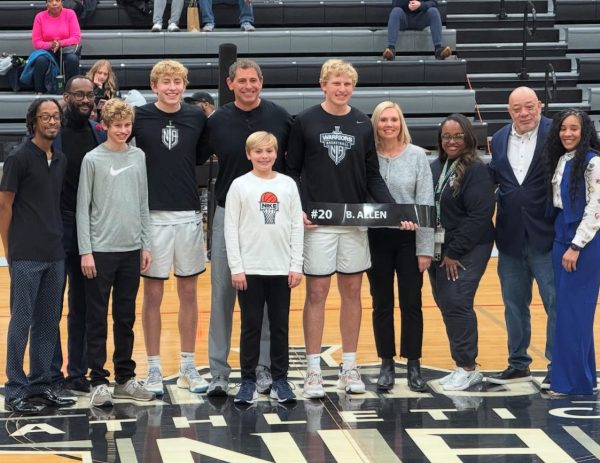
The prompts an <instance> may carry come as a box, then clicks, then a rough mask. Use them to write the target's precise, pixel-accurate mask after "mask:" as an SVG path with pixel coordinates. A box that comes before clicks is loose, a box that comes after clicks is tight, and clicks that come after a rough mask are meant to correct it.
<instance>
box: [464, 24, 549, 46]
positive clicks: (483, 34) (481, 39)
mask: <svg viewBox="0 0 600 463" xmlns="http://www.w3.org/2000/svg"><path fill="white" fill-rule="evenodd" d="M522 36H523V34H522V28H518V29H515V28H509V27H498V28H496V29H488V28H480V29H475V28H473V29H461V30H457V31H456V41H457V42H458V43H459V44H463V43H480V44H483V43H495V42H499V43H510V42H515V41H516V40H515V39H516V38H521V37H522ZM559 38H560V31H559V30H558V29H555V28H550V27H546V28H537V29H536V31H535V35H534V36H533V37H531V38H529V39H528V41H529V42H558V40H559Z"/></svg>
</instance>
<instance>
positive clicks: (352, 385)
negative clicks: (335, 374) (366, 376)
mask: <svg viewBox="0 0 600 463" xmlns="http://www.w3.org/2000/svg"><path fill="white" fill-rule="evenodd" d="M337 388H338V389H343V390H344V391H346V393H348V394H363V393H364V392H365V383H363V380H362V379H361V377H360V373H359V372H358V368H356V367H354V368H351V369H350V370H346V371H344V370H343V369H342V365H340V376H339V378H338V382H337Z"/></svg>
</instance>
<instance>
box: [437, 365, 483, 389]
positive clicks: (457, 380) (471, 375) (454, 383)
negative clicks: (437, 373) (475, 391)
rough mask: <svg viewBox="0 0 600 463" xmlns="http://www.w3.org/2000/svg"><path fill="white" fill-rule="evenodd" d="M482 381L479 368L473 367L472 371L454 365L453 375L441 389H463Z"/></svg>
mask: <svg viewBox="0 0 600 463" xmlns="http://www.w3.org/2000/svg"><path fill="white" fill-rule="evenodd" d="M482 381H483V375H482V374H481V372H480V371H479V369H477V368H475V369H474V370H473V371H467V370H464V369H463V368H461V367H456V371H455V373H454V376H453V377H452V378H451V379H450V380H449V381H448V382H446V384H444V385H443V389H444V390H445V391H464V390H465V389H468V388H469V387H471V386H473V385H474V384H479V383H481V382H482Z"/></svg>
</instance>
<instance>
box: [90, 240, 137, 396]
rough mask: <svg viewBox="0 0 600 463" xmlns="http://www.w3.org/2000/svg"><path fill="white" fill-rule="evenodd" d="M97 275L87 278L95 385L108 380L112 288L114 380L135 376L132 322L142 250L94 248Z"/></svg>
mask: <svg viewBox="0 0 600 463" xmlns="http://www.w3.org/2000/svg"><path fill="white" fill-rule="evenodd" d="M94 261H95V264H96V272H97V275H96V277H95V278H92V279H86V281H85V295H86V305H87V311H86V329H87V362H88V366H89V368H90V381H91V383H92V386H98V385H100V384H108V376H109V374H110V373H109V372H108V370H106V369H105V368H104V365H105V363H106V337H107V325H108V323H107V316H108V301H109V297H110V293H111V288H112V299H113V300H112V316H113V337H114V345H115V351H114V354H113V363H114V365H115V381H116V382H117V383H119V384H122V383H124V382H126V381H127V380H128V379H129V378H132V377H134V376H135V362H134V361H133V359H132V358H131V355H132V353H133V340H134V336H133V324H134V322H135V298H136V296H137V292H138V288H139V286H140V251H139V250H137V251H128V252H94Z"/></svg>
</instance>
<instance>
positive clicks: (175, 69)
mask: <svg viewBox="0 0 600 463" xmlns="http://www.w3.org/2000/svg"><path fill="white" fill-rule="evenodd" d="M162 76H173V77H180V78H181V79H183V83H184V85H185V86H186V87H187V85H188V83H189V81H188V69H187V68H186V67H185V66H184V65H183V64H181V63H180V62H179V61H175V60H171V59H167V60H163V61H159V62H158V63H156V64H155V65H154V66H153V67H152V71H150V84H151V85H156V83H157V82H158V80H159V79H160V78H161V77H162Z"/></svg>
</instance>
